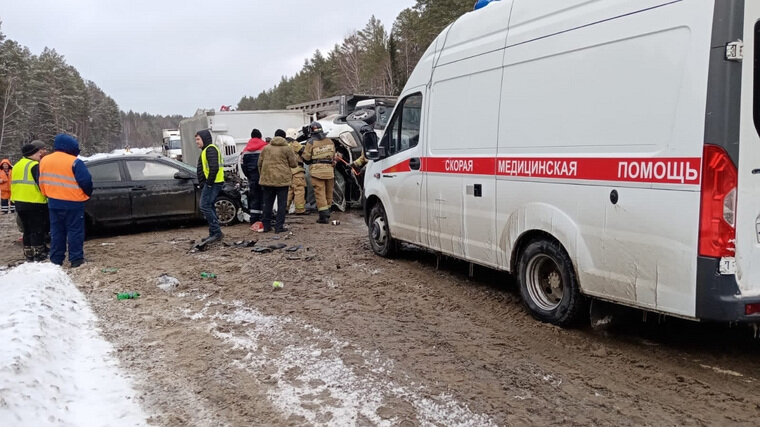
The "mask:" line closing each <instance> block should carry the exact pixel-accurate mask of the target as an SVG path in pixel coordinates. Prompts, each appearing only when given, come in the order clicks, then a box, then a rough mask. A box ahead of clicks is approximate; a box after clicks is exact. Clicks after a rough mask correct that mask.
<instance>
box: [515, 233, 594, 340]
mask: <svg viewBox="0 0 760 427" xmlns="http://www.w3.org/2000/svg"><path fill="white" fill-rule="evenodd" d="M517 273H518V275H517V280H518V282H519V284H520V294H521V295H522V299H523V303H524V304H525V306H526V307H527V308H528V311H530V312H531V314H532V315H533V317H535V318H536V319H538V320H541V321H542V322H547V323H552V324H555V325H558V326H570V325H571V324H573V323H574V322H575V321H577V320H578V319H579V316H580V314H581V313H582V311H583V307H585V305H586V298H585V297H584V296H583V295H582V294H581V291H580V286H579V285H578V279H577V278H576V275H575V270H574V268H573V263H572V261H571V260H570V257H569V256H568V255H567V253H566V252H565V250H564V249H563V248H562V246H561V245H560V244H559V243H558V242H556V241H553V240H550V239H538V240H534V241H532V242H530V243H528V245H527V246H525V249H524V250H523V251H522V253H521V255H520V259H519V262H518V266H517Z"/></svg>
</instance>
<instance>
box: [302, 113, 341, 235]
mask: <svg viewBox="0 0 760 427" xmlns="http://www.w3.org/2000/svg"><path fill="white" fill-rule="evenodd" d="M309 133H310V135H311V138H310V139H309V141H308V142H307V143H306V148H305V149H304V152H303V159H304V161H306V163H309V164H310V166H309V175H311V186H312V187H314V197H315V198H316V199H317V210H318V211H319V219H317V222H318V223H320V224H327V223H328V222H329V220H330V207H331V206H332V201H333V185H334V182H335V144H333V142H332V140H330V139H328V138H327V136H325V133H324V131H323V130H322V125H321V124H319V122H313V123H312V124H311V125H309Z"/></svg>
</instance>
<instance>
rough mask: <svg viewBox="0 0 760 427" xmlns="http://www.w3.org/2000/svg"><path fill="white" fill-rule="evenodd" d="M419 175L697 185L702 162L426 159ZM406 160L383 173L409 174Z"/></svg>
mask: <svg viewBox="0 0 760 427" xmlns="http://www.w3.org/2000/svg"><path fill="white" fill-rule="evenodd" d="M421 160H422V167H421V168H420V171H422V172H430V173H445V174H461V175H496V176H506V177H521V178H551V179H574V180H585V181H621V182H642V183H656V184H688V185H699V184H700V178H701V168H702V159H701V158H699V157H685V158H653V159H643V158H546V157H532V158H526V157H520V158H508V157H500V158H493V157H426V158H423V159H421ZM410 171H411V169H410V167H409V160H405V161H403V162H401V163H399V164H397V165H394V166H392V167H390V168H388V169H385V170H384V171H383V173H393V172H410Z"/></svg>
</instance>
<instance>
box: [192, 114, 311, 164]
mask: <svg viewBox="0 0 760 427" xmlns="http://www.w3.org/2000/svg"><path fill="white" fill-rule="evenodd" d="M308 123H309V117H308V115H307V114H306V113H305V112H303V111H288V110H261V111H214V110H198V112H196V113H195V116H193V117H190V118H188V119H185V120H182V121H181V122H180V123H179V129H180V134H181V136H182V161H184V162H185V163H187V164H189V165H191V166H195V165H196V163H197V162H198V156H199V155H200V150H199V149H198V147H197V146H196V145H195V133H196V132H198V131H199V130H202V129H208V130H210V131H211V135H212V136H213V138H214V144H216V145H217V146H218V147H219V148H220V149H221V150H222V154H223V156H224V163H225V165H227V166H230V165H233V164H236V163H237V156H238V153H240V152H241V151H242V150H243V148H244V147H245V145H246V143H247V142H248V140H249V139H250V137H251V130H252V129H254V128H255V129H258V130H260V131H261V134H262V135H264V137H271V136H274V132H275V131H276V130H277V129H283V130H286V129H288V128H295V129H301V127H302V126H304V125H306V124H308Z"/></svg>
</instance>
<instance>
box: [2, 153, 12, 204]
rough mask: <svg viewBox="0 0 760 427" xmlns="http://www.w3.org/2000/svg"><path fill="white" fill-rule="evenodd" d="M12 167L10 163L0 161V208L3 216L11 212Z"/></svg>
mask: <svg viewBox="0 0 760 427" xmlns="http://www.w3.org/2000/svg"><path fill="white" fill-rule="evenodd" d="M12 169H13V166H12V165H11V161H10V160H8V159H3V160H2V161H0V206H1V207H2V211H3V215H5V214H7V213H8V212H10V211H11V170H12Z"/></svg>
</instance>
